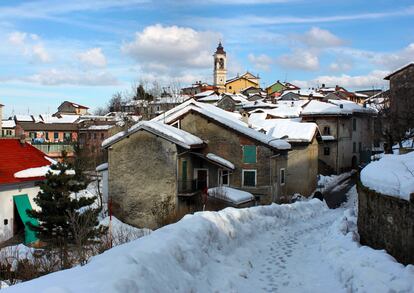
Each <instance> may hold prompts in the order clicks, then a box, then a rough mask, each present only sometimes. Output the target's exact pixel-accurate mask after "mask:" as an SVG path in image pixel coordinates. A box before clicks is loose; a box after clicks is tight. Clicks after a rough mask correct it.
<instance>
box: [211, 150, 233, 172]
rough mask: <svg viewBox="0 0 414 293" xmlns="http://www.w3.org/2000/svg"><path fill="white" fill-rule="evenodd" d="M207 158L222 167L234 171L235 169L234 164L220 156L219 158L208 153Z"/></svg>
mask: <svg viewBox="0 0 414 293" xmlns="http://www.w3.org/2000/svg"><path fill="white" fill-rule="evenodd" d="M206 157H207V158H208V159H210V160H212V161H214V162H216V163H219V164H221V165H224V166H226V167H228V168H229V169H232V170H234V169H235V167H234V164H233V163H232V162H230V161H228V160H226V159H224V158H222V157H220V156H218V155H216V154H213V153H208V154H207V155H206Z"/></svg>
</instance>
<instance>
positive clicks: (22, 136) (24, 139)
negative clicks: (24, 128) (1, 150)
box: [19, 134, 26, 147]
mask: <svg viewBox="0 0 414 293" xmlns="http://www.w3.org/2000/svg"><path fill="white" fill-rule="evenodd" d="M19 142H20V145H21V146H22V147H25V146H26V136H25V135H24V134H22V135H20V137H19Z"/></svg>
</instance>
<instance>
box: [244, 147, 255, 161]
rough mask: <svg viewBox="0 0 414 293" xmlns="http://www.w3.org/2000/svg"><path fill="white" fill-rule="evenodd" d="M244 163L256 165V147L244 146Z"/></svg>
mask: <svg viewBox="0 0 414 293" xmlns="http://www.w3.org/2000/svg"><path fill="white" fill-rule="evenodd" d="M243 163H246V164H254V163H256V146H255V145H244V146H243Z"/></svg>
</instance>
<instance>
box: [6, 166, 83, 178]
mask: <svg viewBox="0 0 414 293" xmlns="http://www.w3.org/2000/svg"><path fill="white" fill-rule="evenodd" d="M48 172H51V173H52V174H55V175H57V174H59V172H60V171H59V170H52V169H51V168H50V165H48V166H43V167H36V168H29V169H25V170H22V171H19V172H16V173H14V177H15V178H20V179H21V178H34V177H44V176H46V174H47V173H48ZM65 174H66V175H75V170H66V172H65Z"/></svg>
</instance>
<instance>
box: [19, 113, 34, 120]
mask: <svg viewBox="0 0 414 293" xmlns="http://www.w3.org/2000/svg"><path fill="white" fill-rule="evenodd" d="M14 119H15V120H16V121H17V122H33V121H34V119H33V116H32V115H19V114H18V115H15V116H14Z"/></svg>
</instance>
